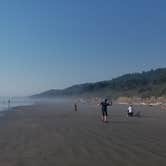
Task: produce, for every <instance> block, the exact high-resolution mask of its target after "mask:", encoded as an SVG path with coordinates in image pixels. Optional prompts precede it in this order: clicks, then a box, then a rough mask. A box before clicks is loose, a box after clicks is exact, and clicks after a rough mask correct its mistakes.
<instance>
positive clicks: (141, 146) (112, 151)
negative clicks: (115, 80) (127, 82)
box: [0, 103, 166, 166]
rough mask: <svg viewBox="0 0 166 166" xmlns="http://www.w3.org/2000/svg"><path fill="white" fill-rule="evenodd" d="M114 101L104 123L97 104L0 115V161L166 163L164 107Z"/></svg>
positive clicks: (6, 164) (21, 164)
mask: <svg viewBox="0 0 166 166" xmlns="http://www.w3.org/2000/svg"><path fill="white" fill-rule="evenodd" d="M125 107H126V106H118V105H116V106H113V107H112V108H111V110H112V111H111V112H110V116H109V119H110V122H109V123H108V124H104V123H102V122H101V121H100V118H99V114H98V113H97V112H96V108H95V107H93V106H86V105H81V106H80V108H79V112H74V111H73V105H71V104H69V103H68V104H62V105H60V104H40V105H36V106H27V107H17V110H18V111H10V112H3V113H1V114H0V115H1V116H0V166H107V165H108V166H166V111H161V110H158V108H157V107H156V108H152V107H137V108H136V110H137V111H141V117H134V118H128V117H127V116H126V112H125V110H126V108H125Z"/></svg>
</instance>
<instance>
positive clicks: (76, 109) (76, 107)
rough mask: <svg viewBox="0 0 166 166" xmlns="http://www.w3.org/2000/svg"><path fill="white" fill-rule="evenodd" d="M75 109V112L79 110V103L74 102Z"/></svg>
mask: <svg viewBox="0 0 166 166" xmlns="http://www.w3.org/2000/svg"><path fill="white" fill-rule="evenodd" d="M74 111H75V112H77V111H78V105H77V103H75V104H74Z"/></svg>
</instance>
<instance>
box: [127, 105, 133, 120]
mask: <svg viewBox="0 0 166 166" xmlns="http://www.w3.org/2000/svg"><path fill="white" fill-rule="evenodd" d="M133 115H134V112H133V106H132V105H130V106H129V108H128V116H129V117H133Z"/></svg>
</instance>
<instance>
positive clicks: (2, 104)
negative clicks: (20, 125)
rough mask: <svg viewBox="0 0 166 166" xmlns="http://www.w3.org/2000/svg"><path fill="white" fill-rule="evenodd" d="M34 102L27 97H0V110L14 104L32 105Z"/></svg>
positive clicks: (4, 109) (9, 107)
mask: <svg viewBox="0 0 166 166" xmlns="http://www.w3.org/2000/svg"><path fill="white" fill-rule="evenodd" d="M34 102H35V101H34V100H32V99H30V98H28V97H0V111H7V110H9V109H12V107H16V106H25V105H32V104H34Z"/></svg>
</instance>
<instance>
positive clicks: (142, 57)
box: [0, 0, 166, 96]
mask: <svg viewBox="0 0 166 166" xmlns="http://www.w3.org/2000/svg"><path fill="white" fill-rule="evenodd" d="M158 67H166V1H165V0H0V96H2V95H29V94H33V93H37V92H40V91H44V90H47V89H52V88H64V87H67V86H70V85H72V84H78V83H84V82H94V81H99V80H107V79H111V78H113V77H116V76H119V75H122V74H124V73H128V72H136V71H142V70H149V69H151V68H158Z"/></svg>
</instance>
